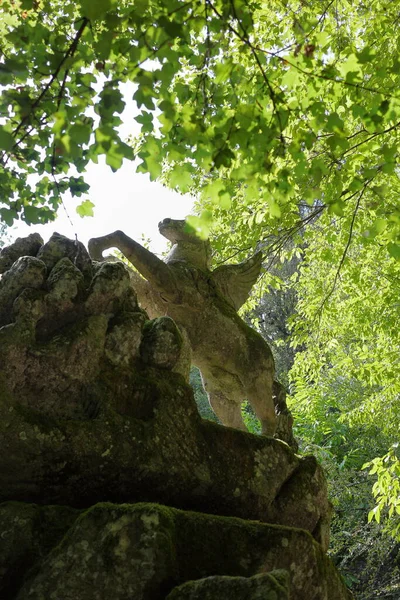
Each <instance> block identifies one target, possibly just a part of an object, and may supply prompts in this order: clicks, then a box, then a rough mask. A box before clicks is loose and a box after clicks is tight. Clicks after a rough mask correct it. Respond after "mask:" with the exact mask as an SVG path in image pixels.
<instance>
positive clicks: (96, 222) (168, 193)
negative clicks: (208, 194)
mask: <svg viewBox="0 0 400 600" xmlns="http://www.w3.org/2000/svg"><path fill="white" fill-rule="evenodd" d="M134 90H135V88H134V86H133V85H132V84H124V86H123V87H121V91H122V92H123V94H124V100H125V102H126V108H125V110H124V112H123V114H122V115H121V119H122V120H123V125H121V126H120V127H119V132H120V136H121V138H122V139H126V138H127V137H128V135H129V134H133V135H136V134H137V133H139V131H140V125H139V124H138V123H137V122H136V121H135V120H134V117H135V114H137V111H136V109H135V104H134V103H133V102H132V100H131V98H132V95H133V93H134ZM136 166H137V165H136V162H135V163H132V162H130V161H126V160H125V161H124V163H123V165H122V167H121V168H120V169H119V170H118V171H117V172H116V173H113V172H112V171H111V169H110V168H109V167H108V165H106V164H105V160H104V156H100V157H99V164H97V165H96V164H93V163H91V164H89V165H88V167H87V171H86V173H85V174H83V175H84V178H85V181H86V182H87V183H89V185H90V190H89V192H88V193H87V194H83V195H82V196H81V197H80V198H71V196H70V195H68V194H65V195H64V197H63V200H64V205H65V207H66V209H67V211H68V214H69V217H70V219H71V221H72V223H73V226H71V223H70V221H69V219H68V217H67V216H66V214H65V211H64V209H63V208H62V207H60V209H59V211H58V218H57V219H56V221H53V222H52V223H49V224H47V225H32V226H28V225H26V224H25V223H23V222H22V221H19V222H16V223H15V224H14V226H13V227H12V228H11V229H9V230H8V232H7V233H8V235H9V237H11V239H13V240H14V239H15V238H17V237H22V236H26V235H29V234H30V233H33V232H38V233H40V235H41V236H42V237H43V239H44V241H47V240H48V238H49V237H50V236H51V234H52V233H53V232H54V231H57V232H58V233H61V234H63V235H66V236H67V237H70V238H72V239H74V238H75V233H76V234H77V235H78V239H79V240H80V241H81V242H83V243H84V244H85V245H87V242H88V240H89V239H90V238H92V237H97V236H101V235H106V234H107V233H111V232H112V231H115V230H116V229H122V231H124V233H126V234H127V235H129V237H132V238H134V239H135V240H137V241H138V242H140V241H141V237H142V234H144V236H145V237H146V238H150V239H151V243H150V248H151V250H153V252H156V253H158V254H159V253H162V252H163V251H164V250H165V249H166V248H167V243H168V242H167V240H166V239H165V238H163V237H162V236H161V235H160V234H159V232H158V228H157V225H158V222H159V221H161V220H162V219H164V218H166V217H170V218H173V219H183V218H185V217H186V216H187V215H189V214H190V213H191V211H192V206H193V201H194V199H193V198H192V197H191V196H189V195H185V196H182V195H180V194H178V193H176V192H174V191H172V190H169V189H167V188H165V187H163V186H162V185H161V184H159V183H157V182H151V181H150V179H149V177H148V175H144V174H142V173H136ZM86 199H89V200H91V202H93V203H94V204H95V207H94V217H84V218H81V217H80V216H79V215H78V214H77V213H76V211H75V208H76V207H77V206H78V205H79V204H80V203H81V202H82V201H83V200H86Z"/></svg>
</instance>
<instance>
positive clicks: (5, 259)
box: [0, 233, 43, 273]
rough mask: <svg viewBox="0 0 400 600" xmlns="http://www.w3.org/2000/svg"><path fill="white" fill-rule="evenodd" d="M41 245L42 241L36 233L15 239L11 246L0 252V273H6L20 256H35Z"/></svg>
mask: <svg viewBox="0 0 400 600" xmlns="http://www.w3.org/2000/svg"><path fill="white" fill-rule="evenodd" d="M42 245H43V240H42V238H41V236H40V235H39V234H38V233H31V234H30V235H28V237H24V238H17V239H16V240H15V242H14V243H13V244H10V246H7V247H5V248H2V249H1V250H0V273H4V272H5V271H8V269H9V268H10V267H11V266H12V265H13V263H15V261H16V260H17V259H18V258H20V257H21V256H36V254H37V253H38V252H39V249H40V248H41V246H42Z"/></svg>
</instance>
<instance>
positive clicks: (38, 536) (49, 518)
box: [0, 502, 79, 600]
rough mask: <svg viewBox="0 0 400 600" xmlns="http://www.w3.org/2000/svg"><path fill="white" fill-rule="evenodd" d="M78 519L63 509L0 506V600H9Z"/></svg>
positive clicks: (19, 504)
mask: <svg viewBox="0 0 400 600" xmlns="http://www.w3.org/2000/svg"><path fill="white" fill-rule="evenodd" d="M78 516H79V511H77V510H75V509H73V508H69V507H67V506H37V505H35V504H25V503H22V502H21V503H20V502H6V503H4V504H0V598H2V600H8V599H13V598H15V596H16V593H17V591H18V589H19V588H20V587H21V585H22V582H23V577H24V575H25V573H26V572H27V571H28V570H29V569H30V568H31V567H33V566H34V565H35V564H37V563H39V562H40V561H41V560H43V559H44V558H45V557H46V556H47V554H48V552H49V551H50V550H51V549H52V548H53V547H54V546H56V545H57V544H58V543H59V542H60V541H61V540H62V538H63V537H64V535H65V533H66V532H67V531H68V529H69V528H70V527H71V526H72V525H73V523H74V522H75V521H76V519H77V517H78Z"/></svg>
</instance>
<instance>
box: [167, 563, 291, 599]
mask: <svg viewBox="0 0 400 600" xmlns="http://www.w3.org/2000/svg"><path fill="white" fill-rule="evenodd" d="M289 589H290V575H289V572H288V571H283V570H281V571H271V572H270V573H262V574H260V575H254V576H253V577H229V576H227V575H219V576H218V575H214V576H213V577H206V578H205V579H197V580H195V581H188V582H187V583H184V584H183V585H181V586H179V587H177V588H175V589H174V590H172V592H171V593H170V594H168V596H167V598H166V600H232V599H234V600H289V598H290V596H289Z"/></svg>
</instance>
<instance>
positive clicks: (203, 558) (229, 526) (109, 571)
mask: <svg viewBox="0 0 400 600" xmlns="http://www.w3.org/2000/svg"><path fill="white" fill-rule="evenodd" d="M76 517H77V518H76ZM0 526H1V528H2V530H3V531H4V535H3V539H5V540H6V543H5V544H4V543H3V547H2V552H1V553H0V557H1V559H2V561H3V563H2V564H1V563H0V564H1V566H0V569H1V568H2V569H3V572H4V564H7V565H12V572H13V574H14V576H13V577H9V578H8V580H7V588H3V589H7V590H8V594H9V595H8V597H9V598H15V599H16V600H43V599H46V600H47V599H51V598H55V599H57V600H76V599H77V598H79V600H110V599H111V598H112V599H113V600H125V599H127V598H134V599H135V600H155V599H160V600H161V599H163V598H166V597H167V598H168V600H178V599H179V600H197V599H198V600H200V598H201V600H224V599H225V598H228V597H229V598H234V599H235V600H241V599H242V598H243V600H269V599H271V600H272V599H274V600H286V599H287V598H290V599H291V600H349V598H350V596H349V595H348V593H347V591H346V588H345V586H344V585H343V583H342V582H341V580H340V577H339V575H338V573H337V572H336V571H335V569H334V567H333V565H332V563H331V562H330V561H329V559H328V558H327V557H326V556H325V555H324V553H323V551H322V549H321V547H320V546H319V544H317V543H316V542H315V541H314V540H313V538H312V537H311V536H310V534H308V533H307V532H306V531H302V530H296V529H290V528H285V527H277V526H273V525H266V524H261V523H257V522H248V521H243V520H241V519H235V518H223V517H215V516H210V515H204V514H200V513H193V512H187V511H180V510H176V509H172V508H169V507H165V506H160V505H154V504H144V503H143V504H136V505H129V504H125V505H113V504H104V503H102V504H98V505H96V506H93V507H92V508H90V509H89V510H88V511H82V512H81V513H80V515H79V516H77V515H74V513H73V512H72V511H70V510H69V509H66V508H65V507H46V508H42V507H38V506H35V505H28V506H27V505H25V504H17V503H5V504H3V505H2V506H0ZM277 569H279V571H277ZM17 570H19V574H20V577H19V579H18V580H17V578H16V573H17ZM22 574H24V575H25V577H24V578H23V577H22V576H21V575H22ZM0 589H1V588H0ZM289 590H290V591H289ZM228 593H230V596H228ZM200 594H202V595H200ZM246 594H247V595H246ZM3 597H7V596H5V594H4V595H3V596H2V598H3Z"/></svg>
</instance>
